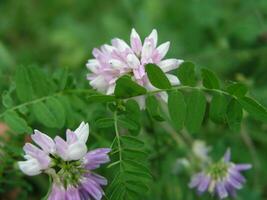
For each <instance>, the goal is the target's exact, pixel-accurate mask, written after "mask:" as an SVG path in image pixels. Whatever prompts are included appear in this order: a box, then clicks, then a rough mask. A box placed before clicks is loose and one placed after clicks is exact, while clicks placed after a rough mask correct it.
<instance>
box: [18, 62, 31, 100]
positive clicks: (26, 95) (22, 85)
mask: <svg viewBox="0 0 267 200" xmlns="http://www.w3.org/2000/svg"><path fill="white" fill-rule="evenodd" d="M15 84H16V93H17V96H18V98H19V100H20V101H23V102H25V101H30V100H32V99H33V98H34V91H33V86H32V82H31V80H30V75H29V72H28V69H27V68H26V67H24V66H21V67H17V70H16V75H15Z"/></svg>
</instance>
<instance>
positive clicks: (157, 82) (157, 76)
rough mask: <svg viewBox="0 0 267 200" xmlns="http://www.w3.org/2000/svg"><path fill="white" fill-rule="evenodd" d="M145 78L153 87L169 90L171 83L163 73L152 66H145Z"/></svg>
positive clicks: (158, 68)
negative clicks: (146, 77)
mask: <svg viewBox="0 0 267 200" xmlns="http://www.w3.org/2000/svg"><path fill="white" fill-rule="evenodd" d="M145 68H146V73H147V76H148V78H149V80H150V82H151V84H152V85H153V86H155V87H156V88H159V89H168V88H171V83H170V81H169V79H168V78H167V77H166V75H165V73H164V72H163V71H162V70H161V69H160V67H158V66H157V65H154V64H147V65H146V66H145Z"/></svg>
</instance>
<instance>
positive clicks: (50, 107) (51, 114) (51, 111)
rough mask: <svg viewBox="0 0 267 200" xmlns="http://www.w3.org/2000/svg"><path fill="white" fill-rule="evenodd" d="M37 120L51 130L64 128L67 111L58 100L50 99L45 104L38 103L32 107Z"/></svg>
mask: <svg viewBox="0 0 267 200" xmlns="http://www.w3.org/2000/svg"><path fill="white" fill-rule="evenodd" d="M32 108H33V112H34V114H35V116H36V119H37V120H38V121H39V122H40V123H42V124H43V125H45V126H47V127H50V128H62V127H63V126H64V124H65V118H66V116H65V110H64V107H63V105H62V104H61V102H60V101H59V100H57V99H56V98H49V99H47V100H46V101H45V102H38V103H35V104H33V106H32Z"/></svg>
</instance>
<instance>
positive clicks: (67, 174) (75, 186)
mask: <svg viewBox="0 0 267 200" xmlns="http://www.w3.org/2000/svg"><path fill="white" fill-rule="evenodd" d="M88 136H89V125H88V123H84V122H82V123H81V124H80V126H79V127H78V128H77V129H76V130H75V131H71V130H67V131H66V141H65V140H63V139H62V138H61V137H59V136H56V138H55V139H54V140H53V139H51V138H50V137H49V136H47V135H46V134H44V133H41V132H39V131H37V130H35V133H34V134H33V135H32V136H31V137H32V139H33V141H34V142H35V143H36V144H37V145H38V146H40V148H38V147H36V146H34V145H32V144H29V143H26V144H25V146H24V148H23V149H24V151H25V153H26V155H25V156H24V157H25V159H26V161H20V162H19V163H18V164H19V167H20V169H21V170H22V171H23V172H24V173H25V174H27V175H30V176H33V175H37V174H40V173H42V172H45V173H47V174H49V175H50V176H51V177H52V179H53V185H52V189H51V192H50V194H49V197H48V199H49V200H80V199H81V200H83V199H86V200H87V199H95V200H100V199H101V198H102V196H103V195H104V191H103V189H102V186H104V185H107V180H106V179H105V178H104V177H102V176H100V175H98V174H96V173H94V172H93V171H92V170H94V169H97V168H99V167H100V165H101V164H104V163H107V162H109V161H110V159H109V156H108V153H109V152H110V151H111V149H109V148H99V149H95V150H92V151H89V152H87V146H86V142H87V139H88Z"/></svg>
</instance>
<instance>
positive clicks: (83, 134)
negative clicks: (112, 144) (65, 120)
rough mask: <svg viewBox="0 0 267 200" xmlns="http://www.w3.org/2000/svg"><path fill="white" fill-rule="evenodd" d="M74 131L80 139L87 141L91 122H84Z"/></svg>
mask: <svg viewBox="0 0 267 200" xmlns="http://www.w3.org/2000/svg"><path fill="white" fill-rule="evenodd" d="M74 133H75V134H76V136H77V138H78V141H80V142H83V143H86V142H87V139H88V136H89V124H88V123H84V122H82V123H81V124H80V126H79V127H78V128H77V129H76V130H75V131H74Z"/></svg>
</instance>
